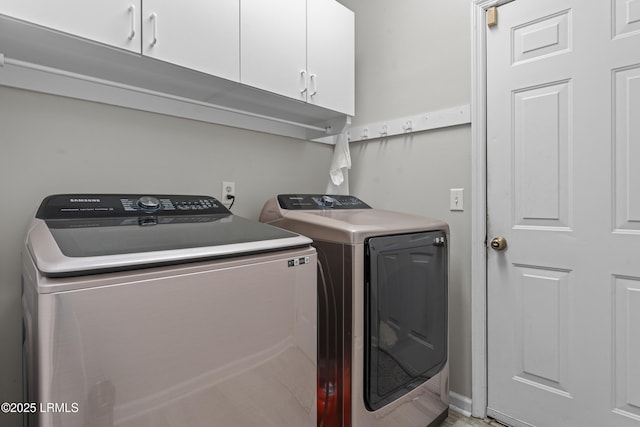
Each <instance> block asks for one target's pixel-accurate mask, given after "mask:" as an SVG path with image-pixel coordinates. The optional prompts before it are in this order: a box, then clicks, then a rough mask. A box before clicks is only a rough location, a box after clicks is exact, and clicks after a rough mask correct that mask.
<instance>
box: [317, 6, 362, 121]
mask: <svg viewBox="0 0 640 427" xmlns="http://www.w3.org/2000/svg"><path fill="white" fill-rule="evenodd" d="M354 21H355V18H354V13H353V12H352V11H351V10H349V9H347V8H346V7H344V6H343V5H341V4H340V3H338V2H336V1H334V0H307V74H308V98H307V102H309V103H312V104H315V105H319V106H322V107H325V108H328V109H330V110H334V111H340V112H342V113H344V114H348V115H350V116H353V115H354V105H355V100H354V97H355V90H354V87H355V51H354V50H355V48H354V46H355V25H354Z"/></svg>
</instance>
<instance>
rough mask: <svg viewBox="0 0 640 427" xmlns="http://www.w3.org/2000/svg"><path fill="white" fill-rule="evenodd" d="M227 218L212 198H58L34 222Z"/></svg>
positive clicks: (44, 205)
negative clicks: (154, 217)
mask: <svg viewBox="0 0 640 427" xmlns="http://www.w3.org/2000/svg"><path fill="white" fill-rule="evenodd" d="M220 214H222V215H230V214H231V212H230V211H229V210H228V209H227V208H226V207H224V205H223V204H222V203H220V202H219V201H218V200H217V199H215V198H213V197H211V196H186V195H144V194H122V195H120V194H57V195H53V196H49V197H47V198H46V199H44V200H43V201H42V203H41V204H40V208H39V209H38V212H37V214H36V218H40V219H44V220H51V219H83V218H119V217H140V216H145V215H153V216H181V215H190V216H193V215H220Z"/></svg>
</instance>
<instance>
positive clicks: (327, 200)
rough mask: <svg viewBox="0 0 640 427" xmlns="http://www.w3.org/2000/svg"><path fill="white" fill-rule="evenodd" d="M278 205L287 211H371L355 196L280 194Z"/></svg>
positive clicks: (369, 207)
mask: <svg viewBox="0 0 640 427" xmlns="http://www.w3.org/2000/svg"><path fill="white" fill-rule="evenodd" d="M278 203H279V204H280V207H281V208H282V209H287V210H324V209H371V206H369V205H367V204H366V203H365V202H363V201H362V200H360V199H358V198H357V197H355V196H340V195H335V194H280V195H278Z"/></svg>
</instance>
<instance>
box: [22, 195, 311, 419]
mask: <svg viewBox="0 0 640 427" xmlns="http://www.w3.org/2000/svg"><path fill="white" fill-rule="evenodd" d="M310 244H311V240H310V239H308V238H306V237H302V236H300V235H298V234H295V233H292V232H289V231H285V230H282V229H279V228H276V227H271V226H268V225H266V224H261V223H259V222H254V221H249V220H247V219H244V218H241V217H238V216H236V215H233V214H231V213H230V212H229V211H228V210H227V209H226V208H225V207H224V206H222V204H221V203H220V202H219V201H217V200H216V199H214V198H213V197H207V196H181V195H153V196H143V195H131V194H126V195H113V194H111V195H104V194H76V195H56V196H51V197H48V198H46V199H45V200H44V201H43V202H42V204H41V205H40V208H39V210H38V211H37V214H36V217H35V218H34V220H33V222H32V223H31V226H30V227H29V229H28V232H27V237H26V245H25V249H24V251H23V304H24V332H25V334H24V343H23V345H24V360H25V367H26V387H25V388H26V397H25V402H29V403H28V406H25V409H26V410H25V412H27V413H28V425H29V426H40V427H52V426H64V427H107V426H109V427H113V426H117V427H140V426H171V427H185V426H241V425H242V426H257V425H277V426H291V427H300V426H311V425H315V424H316V414H317V409H316V383H317V379H316V371H317V368H316V352H317V350H316V342H317V339H316V318H317V315H316V307H317V302H316V295H317V293H316V251H315V249H313V247H311V246H310ZM25 405H27V404H25Z"/></svg>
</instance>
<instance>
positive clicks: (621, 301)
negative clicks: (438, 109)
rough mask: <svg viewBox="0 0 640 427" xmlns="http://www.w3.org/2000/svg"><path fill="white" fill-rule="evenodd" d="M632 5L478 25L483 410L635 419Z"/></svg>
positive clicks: (639, 279) (546, 422) (519, 12)
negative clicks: (482, 44) (501, 245)
mask: <svg viewBox="0 0 640 427" xmlns="http://www.w3.org/2000/svg"><path fill="white" fill-rule="evenodd" d="M639 19H640V0H627V1H618V0H610V1H598V2H584V1H579V0H515V1H513V2H511V3H508V4H505V5H503V6H500V7H499V8H498V25H497V26H496V27H492V28H490V29H489V30H488V31H487V76H488V77H487V185H488V188H487V194H488V199H487V204H488V212H487V213H488V222H487V230H488V238H489V239H492V238H493V237H495V236H502V237H504V238H505V239H506V240H507V242H508V244H507V248H506V250H503V251H494V250H492V249H489V252H488V256H487V270H488V285H487V286H488V288H487V304H488V413H489V414H490V415H492V416H495V417H497V418H498V419H500V420H502V421H505V422H507V423H509V424H512V425H535V426H553V427H555V426H600V425H602V426H604V425H606V426H614V427H622V426H638V425H640V327H638V326H637V325H639V324H640V317H639V315H638V313H639V312H640V266H639V265H638V263H637V253H639V250H640V167H639V166H638V165H640V121H639V120H638V117H640V49H638V46H640V26H638V22H640V21H639Z"/></svg>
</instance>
